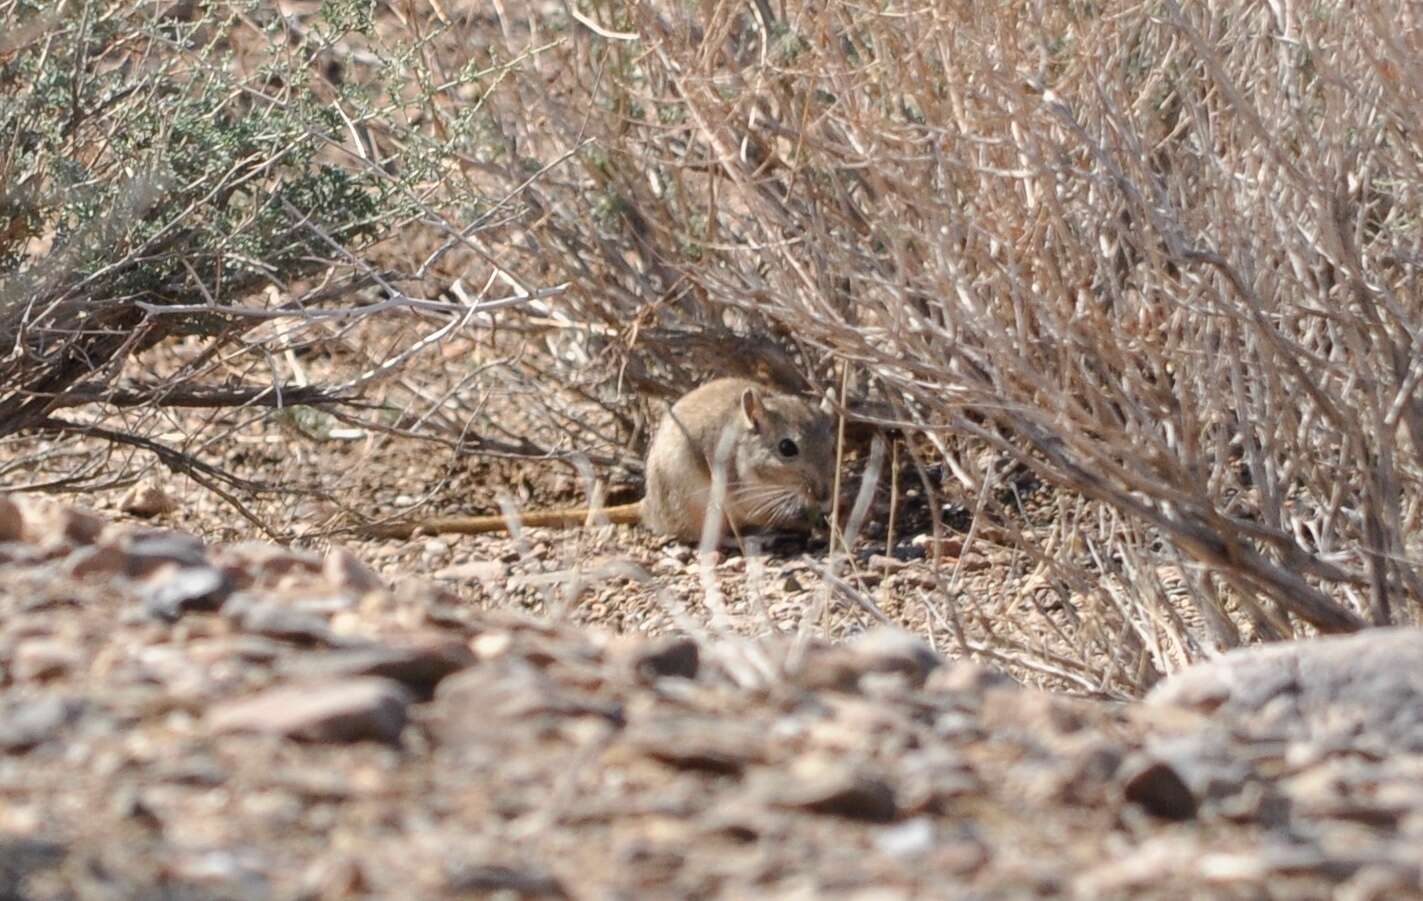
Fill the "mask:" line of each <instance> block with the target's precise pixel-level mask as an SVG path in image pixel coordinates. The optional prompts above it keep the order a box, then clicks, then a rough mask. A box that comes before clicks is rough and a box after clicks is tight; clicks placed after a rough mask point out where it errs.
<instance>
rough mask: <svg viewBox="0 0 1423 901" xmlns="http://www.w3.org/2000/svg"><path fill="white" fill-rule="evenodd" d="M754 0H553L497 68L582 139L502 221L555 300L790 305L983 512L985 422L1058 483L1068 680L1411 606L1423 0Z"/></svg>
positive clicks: (1418, 419) (1140, 680)
mask: <svg viewBox="0 0 1423 901" xmlns="http://www.w3.org/2000/svg"><path fill="white" fill-rule="evenodd" d="M771 6H772V5H771V4H746V3H741V2H714V0H707V2H702V3H697V4H680V3H636V4H633V3H629V4H622V3H614V2H605V3H584V4H580V5H577V6H575V7H573V9H574V10H575V11H577V12H578V14H579V16H580V17H581V19H582V20H583V23H584V24H583V25H580V26H578V27H575V28H574V29H573V34H572V38H571V40H570V42H569V43H567V44H564V45H562V46H561V47H560V48H559V55H556V57H544V58H541V59H540V60H539V61H538V62H537V64H535V65H533V66H531V67H530V68H529V69H528V70H526V71H525V72H523V73H521V74H522V75H524V76H525V77H523V78H521V79H520V80H519V81H518V82H517V84H514V85H511V90H510V91H509V92H508V93H507V94H505V95H501V96H500V97H498V98H496V99H495V100H494V102H495V103H496V104H500V103H504V104H510V103H514V102H517V111H518V116H517V118H516V117H515V108H514V107H513V106H502V107H499V109H500V110H501V115H503V116H504V121H506V122H507V123H509V124H510V125H511V127H513V128H516V129H517V130H518V131H519V132H520V134H521V135H522V136H523V138H524V140H525V141H526V144H525V146H543V147H547V148H554V147H561V148H564V149H574V148H579V152H578V162H579V164H580V166H581V171H580V172H579V175H580V176H581V177H577V178H573V177H565V178H562V179H556V180H553V181H545V182H542V183H539V184H537V185H535V186H533V188H532V191H533V192H534V193H535V194H536V195H537V196H538V198H539V200H538V204H539V206H540V208H541V210H542V215H543V217H544V218H543V220H542V222H541V227H540V229H539V232H538V234H539V238H538V243H537V246H534V245H532V244H529V245H525V249H527V250H529V251H530V252H531V253H532V254H533V255H534V256H536V257H537V260H538V265H540V266H542V267H544V271H546V272H547V273H548V275H547V276H546V278H548V279H549V280H551V281H563V280H568V281H571V282H572V283H573V284H574V285H575V290H574V292H573V293H572V294H571V296H570V298H569V301H568V304H567V305H566V307H565V308H566V309H569V310H570V311H571V312H572V317H573V318H574V319H576V320H578V321H580V322H587V323H594V324H597V325H598V326H599V327H600V328H613V329H618V330H621V333H622V334H623V335H624V336H626V337H627V338H628V339H629V341H630V343H633V344H634V346H633V349H632V354H633V355H634V356H638V357H656V356H659V355H669V356H670V355H675V352H676V348H675V346H672V347H669V346H666V345H659V344H657V343H655V342H648V341H641V342H637V341H636V340H635V339H636V337H637V335H638V334H639V333H643V334H645V333H646V330H648V329H650V328H652V327H654V326H662V327H671V326H677V327H702V328H718V327H720V326H721V325H722V324H723V323H726V324H730V325H731V326H733V327H734V328H736V329H738V330H740V331H742V332H743V333H746V334H756V335H768V334H769V335H775V336H779V337H780V338H781V339H782V340H783V341H784V342H785V343H786V344H787V345H788V346H798V347H799V348H800V349H801V350H802V351H804V352H805V356H806V359H807V361H808V366H809V369H810V372H811V374H812V376H814V377H816V378H818V379H820V381H821V383H822V384H824V383H825V382H826V381H827V380H830V381H833V378H834V377H835V376H834V373H835V372H837V371H838V370H835V369H834V362H835V361H839V362H841V363H844V364H847V365H848V367H849V370H850V372H851V373H852V375H853V384H854V385H855V386H856V388H857V389H858V391H859V393H860V394H861V395H862V396H864V397H867V398H877V399H879V400H880V401H882V402H884V403H885V404H887V405H888V406H889V408H890V409H892V410H893V411H894V413H893V414H892V415H890V416H888V417H886V419H887V421H890V422H892V423H893V424H896V425H900V426H902V427H904V428H906V429H909V430H912V431H914V432H915V433H917V434H920V435H922V436H925V437H926V439H927V442H928V444H929V446H931V447H932V448H934V450H935V453H936V455H937V456H940V457H942V458H944V459H945V460H946V461H947V462H949V463H950V469H951V470H952V471H953V472H954V473H955V475H956V476H957V480H958V481H960V482H962V489H963V491H964V496H965V497H967V498H969V499H970V501H971V502H980V501H981V504H982V505H984V506H987V507H988V508H990V509H989V510H988V512H990V513H991V512H993V511H992V510H991V508H992V506H993V503H994V494H993V492H991V491H983V490H981V489H982V488H983V486H984V480H985V479H989V478H991V477H992V474H991V473H990V472H988V471H987V470H984V469H982V468H980V467H979V466H978V464H977V463H976V461H977V460H978V457H977V456H976V455H975V454H974V453H972V449H973V448H974V446H975V445H977V446H980V447H981V446H982V443H987V444H988V445H989V446H992V447H995V448H998V449H1000V450H1001V451H1002V452H1005V453H1008V454H1011V455H1014V456H1016V457H1019V458H1021V459H1022V460H1023V461H1025V462H1027V463H1029V464H1030V465H1031V466H1033V467H1035V468H1036V469H1037V470H1038V471H1039V472H1040V473H1042V474H1043V475H1044V476H1045V477H1046V478H1048V479H1049V480H1050V481H1052V482H1054V483H1056V484H1057V485H1059V486H1062V487H1063V488H1064V489H1066V491H1065V492H1064V493H1063V494H1062V495H1060V498H1059V507H1060V509H1059V515H1058V521H1057V527H1056V531H1055V532H1054V533H1053V535H1052V537H1051V539H1050V540H1049V542H1048V543H1046V544H1042V545H1040V546H1039V545H1035V544H1034V541H1033V539H1032V538H1031V536H1024V537H1023V541H1024V542H1025V545H1024V549H1025V550H1026V551H1028V552H1029V557H1028V559H1029V560H1031V561H1033V562H1034V564H1035V565H1037V566H1039V567H1041V572H1042V573H1043V574H1044V579H1042V580H1039V583H1040V584H1047V585H1049V586H1058V587H1059V588H1060V590H1061V593H1062V594H1063V596H1064V597H1065V598H1066V599H1068V600H1069V601H1070V603H1071V604H1072V605H1073V607H1074V610H1075V615H1072V616H1069V617H1067V618H1065V619H1063V620H1061V621H1059V622H1057V623H1055V624H1053V626H1052V627H1053V628H1054V629H1057V628H1065V629H1067V630H1068V632H1070V634H1071V638H1072V641H1073V643H1074V645H1075V650H1074V654H1073V655H1072V658H1071V659H1066V660H1056V661H1055V662H1053V664H1052V665H1053V666H1054V667H1057V668H1065V669H1066V670H1070V671H1071V673H1072V674H1073V676H1074V678H1076V679H1078V680H1079V681H1080V682H1081V683H1082V684H1088V683H1095V684H1096V685H1097V686H1099V687H1103V688H1112V689H1114V690H1124V691H1139V690H1140V689H1141V688H1143V687H1145V686H1147V685H1149V684H1150V683H1151V682H1152V681H1153V680H1154V679H1155V678H1156V677H1157V676H1158V675H1159V674H1160V673H1162V672H1163V671H1166V670H1168V669H1170V668H1172V667H1173V666H1174V665H1175V664H1174V663H1173V661H1180V660H1182V659H1192V658H1195V657H1198V656H1200V655H1201V654H1202V653H1204V652H1205V650H1207V649H1209V648H1220V647H1228V646H1232V645H1235V644H1238V643H1239V642H1240V641H1241V640H1242V637H1241V629H1242V627H1243V628H1244V629H1245V630H1246V632H1247V634H1253V635H1256V636H1260V637H1265V638H1278V637H1285V636H1291V635H1299V634H1307V633H1309V632H1312V631H1313V630H1321V631H1339V630H1350V629H1355V628H1358V627H1360V626H1362V625H1363V624H1364V623H1365V622H1366V621H1372V622H1375V623H1385V622H1393V621H1413V620H1416V618H1417V612H1418V610H1419V604H1420V601H1423V583H1420V580H1419V573H1418V571H1417V569H1416V566H1415V565H1414V563H1413V562H1412V556H1413V554H1414V553H1415V552H1416V549H1415V547H1414V544H1415V542H1412V541H1411V535H1412V534H1413V533H1414V532H1415V531H1416V527H1417V522H1418V518H1419V515H1420V512H1423V511H1420V504H1419V501H1420V497H1423V496H1421V495H1420V483H1419V477H1420V475H1423V471H1420V463H1423V460H1420V453H1423V431H1421V430H1423V406H1420V402H1419V398H1418V396H1417V386H1418V382H1419V380H1420V379H1423V357H1420V355H1419V354H1418V353H1417V352H1416V347H1415V341H1416V340H1417V339H1416V337H1415V336H1416V335H1418V334H1420V327H1423V318H1420V311H1419V300H1418V297H1417V270H1418V265H1419V262H1420V258H1419V234H1418V228H1419V220H1420V213H1423V208H1420V205H1419V196H1418V187H1417V186H1418V185H1419V184H1420V178H1419V176H1420V172H1419V162H1420V150H1423V145H1420V138H1419V136H1418V134H1417V132H1416V128H1415V127H1414V123H1413V112H1414V111H1415V110H1416V109H1417V108H1418V101H1419V99H1420V98H1419V97H1418V91H1419V88H1420V86H1423V68H1420V66H1419V63H1418V60H1419V59H1420V58H1423V57H1420V56H1419V55H1418V50H1419V43H1420V40H1419V38H1420V33H1419V31H1418V25H1419V23H1418V22H1417V10H1416V8H1414V7H1412V6H1410V5H1409V4H1405V3H1378V4H1368V5H1367V8H1365V9H1359V10H1350V11H1331V10H1328V9H1324V8H1321V7H1317V6H1310V5H1307V4H1305V5H1300V4H1259V3H1245V2H1230V0H1217V2H1206V3H1196V4H1189V5H1186V6H1184V7H1183V6H1181V5H1179V4H1177V3H1175V2H1160V3H1157V2H1153V3H1146V4H1137V3H1112V2H1100V3H1031V2H1023V3H1007V4H979V3H945V4H911V3H895V2H892V3H884V4H856V3H841V2H829V3H808V2H797V0H786V2H785V3H784V5H783V7H782V8H780V9H773V8H771ZM768 18H769V19H770V21H767V20H768ZM549 21H552V22H556V23H557V22H561V23H563V24H565V25H566V22H565V21H564V20H562V19H561V18H560V17H557V16H555V17H553V18H552V19H550V20H549ZM551 27H552V26H551ZM559 33H564V32H559ZM555 58H556V59H557V64H556V65H555V63H554V59H555ZM565 175H566V173H565ZM966 439H967V440H966ZM980 512H982V511H980ZM1010 512H1011V511H1010ZM1183 593H1184V595H1185V596H1186V599H1187V600H1188V603H1187V604H1186V611H1185V613H1186V615H1185V617H1184V618H1183V616H1182V610H1181V608H1179V607H1178V606H1174V605H1173V604H1172V603H1171V602H1169V601H1168V600H1167V598H1168V597H1173V596H1174V597H1179V596H1181V595H1182V594H1183ZM948 597H952V595H943V596H941V600H940V603H945V604H947V603H950V601H948V600H946V598H948ZM1040 609H1041V608H1040ZM1044 615H1045V616H1046V614H1044ZM1188 621H1189V622H1190V624H1188ZM990 625H991V624H990ZM1197 626H1199V627H1197ZM1014 629H1015V626H1014V625H1012V624H999V625H998V627H997V628H996V630H995V635H994V637H993V639H992V640H990V641H989V642H988V644H989V645H996V646H999V647H1002V648H1010V649H1016V650H1017V651H1019V652H1022V653H1024V654H1027V655H1028V656H1033V655H1036V656H1037V659H1039V660H1045V659H1046V653H1045V652H1041V653H1040V648H1037V647H1035V646H1034V645H1033V642H1032V641H1031V639H1029V638H1028V637H1027V635H1028V632H1027V631H1022V632H1021V634H1019V633H1015V631H1014ZM1104 660H1105V661H1106V663H1105V664H1104V663H1103V661H1104Z"/></svg>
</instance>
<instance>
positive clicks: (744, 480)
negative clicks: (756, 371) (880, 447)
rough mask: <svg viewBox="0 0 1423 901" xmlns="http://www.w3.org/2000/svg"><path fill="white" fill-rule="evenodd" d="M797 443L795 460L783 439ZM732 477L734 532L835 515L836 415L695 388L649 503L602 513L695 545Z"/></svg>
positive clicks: (654, 452) (660, 447) (728, 511)
mask: <svg viewBox="0 0 1423 901" xmlns="http://www.w3.org/2000/svg"><path fill="white" fill-rule="evenodd" d="M784 441H790V442H793V443H794V446H795V451H796V453H795V454H794V455H793V456H790V457H787V456H786V455H785V454H784V453H782V448H781V445H782V442H784ZM718 463H720V464H721V466H722V468H723V471H724V473H725V479H726V489H725V495H724V503H723V504H722V510H723V516H724V519H723V525H726V526H729V527H730V528H731V529H732V530H734V531H735V532H748V531H758V530H763V529H774V530H807V529H809V528H810V527H811V526H813V525H814V524H815V522H816V520H817V519H818V518H819V516H820V515H823V514H824V513H826V512H828V505H829V502H830V491H831V486H832V483H833V478H834V470H835V434H834V429H833V419H832V418H831V417H830V416H829V415H827V414H825V413H822V412H821V411H820V410H818V409H816V408H815V407H814V406H812V405H810V404H809V403H807V402H805V401H804V400H801V399H800V398H797V397H792V396H790V395H786V394H780V393H777V392H775V391H772V390H770V389H767V388H766V387H765V386H764V385H761V384H758V383H756V382H752V381H749V380H746V379H738V378H725V379H717V380H716V381H713V382H708V383H707V384H705V385H703V386H701V387H700V388H697V389H696V390H694V391H691V392H689V393H688V394H686V395H683V397H682V398H681V399H680V400H678V401H677V403H675V404H673V405H672V409H671V410H669V411H668V413H667V415H666V416H665V417H663V419H662V422H661V423H660V424H659V426H658V428H657V432H656V434H655V435H654V436H653V439H652V444H651V446H650V447H649V448H648V452H647V466H646V477H647V490H646V492H645V494H644V497H643V499H642V500H641V501H639V502H637V503H633V504H623V505H621V506H618V507H607V508H603V509H600V510H598V511H596V512H597V517H596V518H601V519H605V520H606V521H608V522H614V523H632V522H637V521H639V520H640V521H641V522H642V524H643V525H644V526H646V527H647V528H648V529H650V530H651V531H653V532H658V533H660V534H664V535H671V536H674V537H676V538H679V539H681V540H682V541H686V542H692V543H695V542H696V541H698V540H699V539H700V537H701V534H702V526H703V523H704V522H705V519H706V514H707V508H708V506H709V505H710V503H711V500H712V487H713V485H712V482H713V479H712V475H713V469H714V467H716V466H717V465H718ZM591 517H593V511H591V510H590V509H589V508H587V507H581V508H575V509H568V510H550V511H544V512H533V513H528V514H522V515H520V516H519V521H520V523H522V524H523V525H525V526H531V527H533V526H545V527H554V528H562V527H568V526H579V525H583V524H584V523H586V522H587V521H588V520H589V519H590V518H591ZM508 527H509V524H508V521H507V520H506V519H505V517H503V516H470V517H447V518H436V519H428V520H421V521H415V522H406V523H391V524H389V525H384V526H376V527H373V528H371V529H369V530H368V534H371V535H374V536H378V537H383V538H408V537H410V536H411V535H413V534H415V533H416V532H461V533H479V532H499V531H505V530H507V529H508Z"/></svg>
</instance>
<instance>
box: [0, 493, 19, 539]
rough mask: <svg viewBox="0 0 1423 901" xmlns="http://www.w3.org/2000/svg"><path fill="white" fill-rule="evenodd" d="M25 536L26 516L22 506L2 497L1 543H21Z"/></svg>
mask: <svg viewBox="0 0 1423 901" xmlns="http://www.w3.org/2000/svg"><path fill="white" fill-rule="evenodd" d="M24 535H25V516H24V513H22V512H21V510H20V505H19V504H17V503H15V502H14V501H13V500H11V499H10V498H9V497H6V496H0V541H19V540H21V539H22V538H23V537H24Z"/></svg>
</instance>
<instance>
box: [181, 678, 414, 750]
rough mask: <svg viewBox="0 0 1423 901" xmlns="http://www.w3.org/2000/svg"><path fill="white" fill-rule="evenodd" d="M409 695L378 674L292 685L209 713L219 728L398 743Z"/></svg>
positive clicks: (320, 739) (303, 738) (326, 739)
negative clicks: (377, 675) (340, 680)
mask: <svg viewBox="0 0 1423 901" xmlns="http://www.w3.org/2000/svg"><path fill="white" fill-rule="evenodd" d="M409 703H410V695H409V693H408V692H407V691H406V690H405V689H404V688H403V687H401V685H400V684H399V683H398V682H394V681H391V680H390V679H381V678H377V677H363V678H358V679H349V680H346V681H343V682H326V683H309V684H292V685H287V686H283V687H280V688H274V689H271V690H269V691H265V692H262V693H261V694H258V695H255V696H253V697H249V698H241V699H239V700H235V701H229V702H227V703H225V704H222V705H220V706H218V707H216V708H214V709H213V710H212V712H211V713H209V714H208V725H209V726H210V727H211V728H212V730H213V731H214V732H260V733H265V734H268V735H281V736H285V737H287V738H294V739H298V740H301V741H312V742H333V743H337V742H354V741H380V742H386V743H389V744H395V743H397V742H398V741H399V740H400V733H401V731H402V730H404V728H405V719H406V707H407V705H408V704H409Z"/></svg>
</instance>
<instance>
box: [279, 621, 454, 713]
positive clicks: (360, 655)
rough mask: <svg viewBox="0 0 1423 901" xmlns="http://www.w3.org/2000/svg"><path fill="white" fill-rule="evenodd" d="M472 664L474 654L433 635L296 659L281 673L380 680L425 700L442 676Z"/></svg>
mask: <svg viewBox="0 0 1423 901" xmlns="http://www.w3.org/2000/svg"><path fill="white" fill-rule="evenodd" d="M475 663H476V660H475V656H474V652H473V651H471V650H470V649H469V646H468V645H466V644H465V643H464V642H462V641H460V640H458V639H455V638H449V637H446V636H440V635H437V636H427V637H421V638H417V639H414V640H411V641H408V642H407V643H405V644H399V645H376V646H372V647H364V648H349V649H344V650H338V651H330V652H327V653H324V654H316V655H304V656H299V657H295V658H293V659H292V661H291V663H290V664H288V666H287V667H285V668H284V669H285V670H286V671H287V672H289V673H291V674H293V675H295V676H300V677H305V678H323V679H329V678H338V677H349V676H383V677H385V678H387V679H394V680H395V681H397V682H399V683H401V684H402V685H404V686H405V687H407V688H409V689H410V690H411V691H413V692H415V694H416V695H417V696H418V697H422V698H428V697H430V696H431V694H432V693H433V692H434V690H435V686H436V685H438V684H439V683H440V681H441V680H442V679H444V678H445V677H446V676H449V675H451V674H453V673H457V672H459V671H460V670H462V669H464V668H465V667H469V666H473V665H474V664H475Z"/></svg>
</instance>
